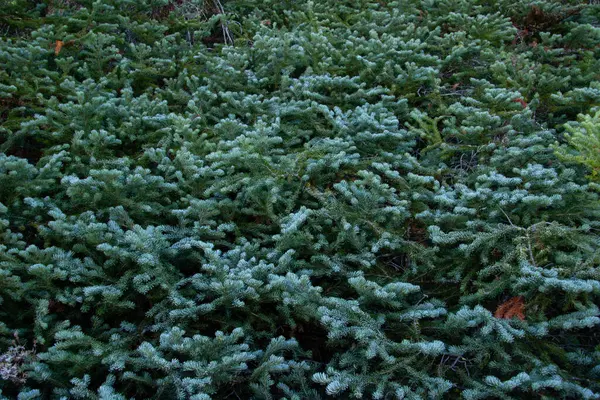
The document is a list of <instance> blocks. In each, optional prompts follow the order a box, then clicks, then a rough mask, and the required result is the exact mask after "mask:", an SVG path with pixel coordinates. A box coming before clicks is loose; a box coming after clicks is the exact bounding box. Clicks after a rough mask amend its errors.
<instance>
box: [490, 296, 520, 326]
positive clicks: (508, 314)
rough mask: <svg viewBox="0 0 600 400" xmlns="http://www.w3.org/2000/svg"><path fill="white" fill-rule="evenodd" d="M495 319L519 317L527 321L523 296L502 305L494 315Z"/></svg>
mask: <svg viewBox="0 0 600 400" xmlns="http://www.w3.org/2000/svg"><path fill="white" fill-rule="evenodd" d="M494 317H496V318H503V319H511V318H512V317H517V318H519V319H520V320H521V321H523V320H524V319H525V301H524V299H523V296H517V297H512V298H510V299H508V300H507V301H505V302H504V303H502V304H500V305H499V306H498V308H497V309H496V312H495V313H494Z"/></svg>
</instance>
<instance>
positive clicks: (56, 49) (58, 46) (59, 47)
mask: <svg viewBox="0 0 600 400" xmlns="http://www.w3.org/2000/svg"><path fill="white" fill-rule="evenodd" d="M64 44H65V42H63V41H62V40H57V41H56V46H55V47H54V55H56V56H57V55H58V53H60V51H61V50H62V48H63V46H64Z"/></svg>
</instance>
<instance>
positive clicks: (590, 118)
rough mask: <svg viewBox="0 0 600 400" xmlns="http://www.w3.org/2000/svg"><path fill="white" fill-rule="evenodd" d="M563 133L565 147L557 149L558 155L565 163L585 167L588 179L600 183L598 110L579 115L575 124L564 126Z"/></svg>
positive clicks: (599, 126) (599, 114) (599, 119)
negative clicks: (588, 173)
mask: <svg viewBox="0 0 600 400" xmlns="http://www.w3.org/2000/svg"><path fill="white" fill-rule="evenodd" d="M592 112H594V111H593V110H592ZM565 131H566V132H565V134H564V135H565V139H566V141H567V145H566V146H560V147H557V151H558V154H559V155H560V156H561V158H562V159H563V160H565V161H567V162H574V163H577V164H582V165H584V166H586V167H587V168H588V169H589V170H590V171H591V174H590V179H591V180H593V181H595V182H598V181H600V110H596V111H595V113H594V114H591V115H590V114H586V115H580V116H579V118H578V120H577V122H574V123H571V124H567V125H565Z"/></svg>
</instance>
